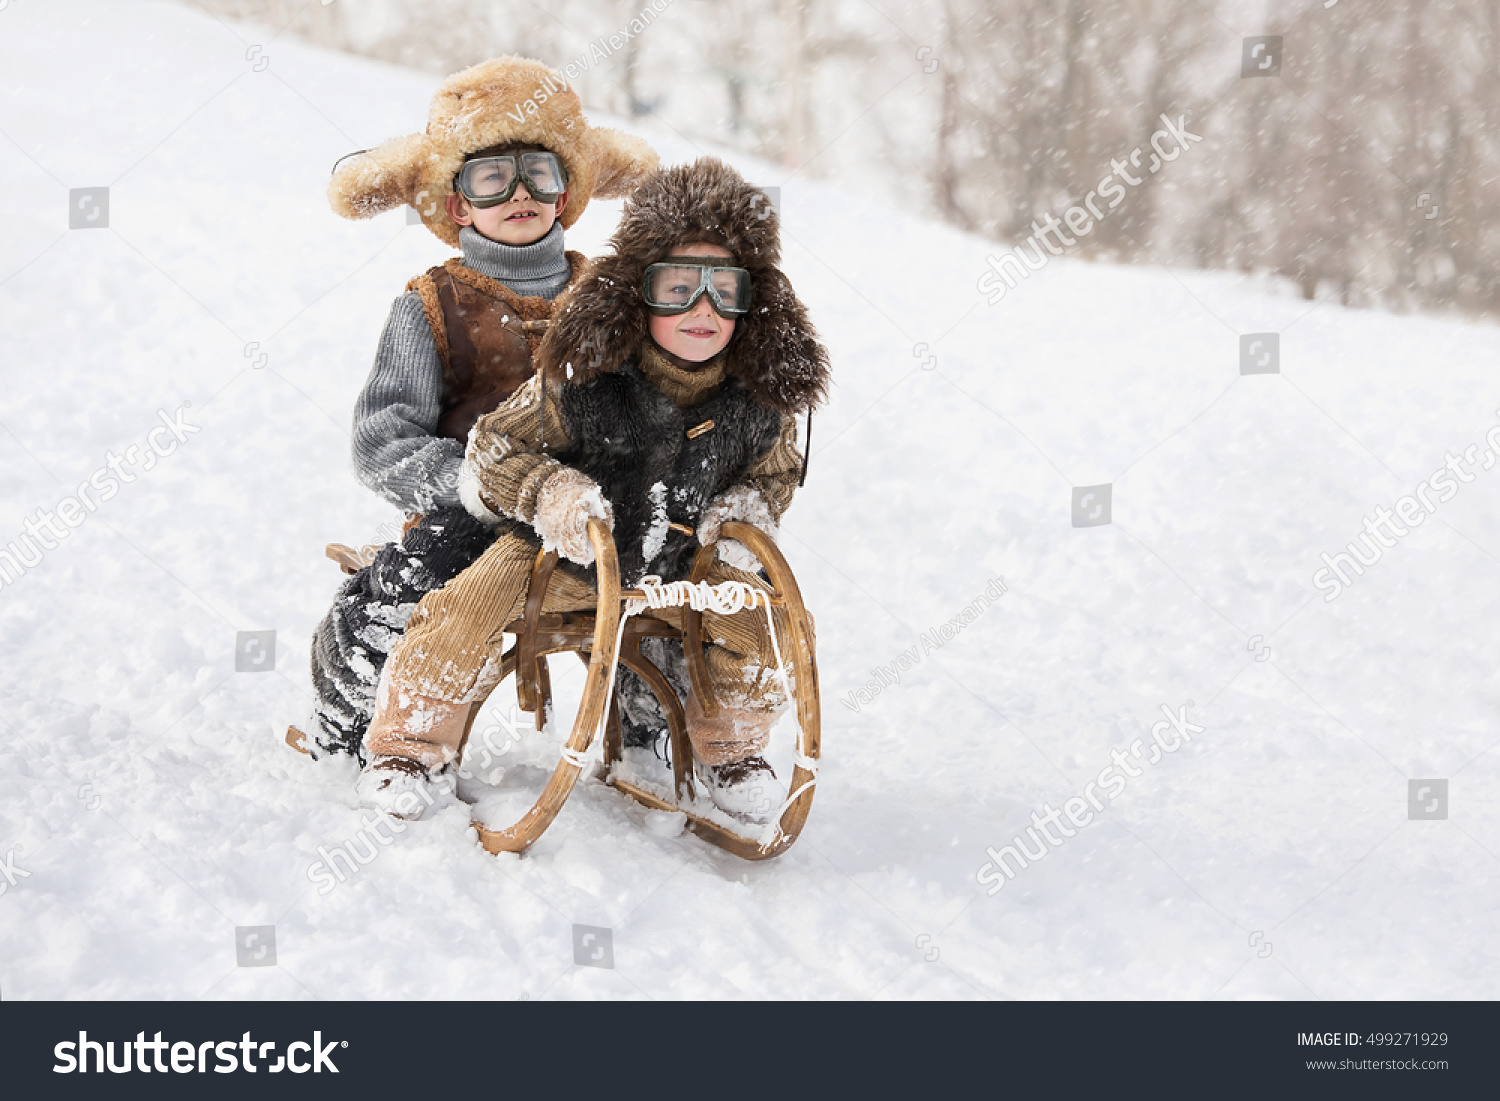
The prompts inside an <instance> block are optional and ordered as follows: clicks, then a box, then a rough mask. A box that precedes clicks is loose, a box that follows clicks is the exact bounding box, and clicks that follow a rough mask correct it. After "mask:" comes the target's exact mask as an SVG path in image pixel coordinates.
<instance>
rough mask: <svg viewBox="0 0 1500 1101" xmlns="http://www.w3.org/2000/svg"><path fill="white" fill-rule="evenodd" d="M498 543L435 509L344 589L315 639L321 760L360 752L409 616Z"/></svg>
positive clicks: (456, 512)
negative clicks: (425, 598) (381, 684)
mask: <svg viewBox="0 0 1500 1101" xmlns="http://www.w3.org/2000/svg"><path fill="white" fill-rule="evenodd" d="M494 541H495V534H494V531H493V529H491V528H489V527H487V526H485V525H484V524H482V523H480V522H479V521H478V520H476V519H474V518H473V517H472V516H470V515H469V514H468V512H466V511H465V510H464V509H462V508H440V509H436V510H434V511H433V512H431V513H429V514H428V515H427V516H426V517H424V518H423V519H421V520H420V521H418V522H417V523H415V524H414V525H413V526H412V527H410V528H408V529H407V530H406V531H405V532H403V533H402V536H401V541H400V542H398V543H387V544H386V545H385V546H384V547H382V548H381V549H380V552H379V553H378V554H377V555H376V556H375V560H374V562H372V563H371V564H370V565H368V566H366V567H365V568H364V569H362V570H360V571H359V572H357V573H356V574H354V575H353V576H352V577H350V578H349V579H348V580H347V581H345V582H344V584H343V585H341V586H340V587H339V592H338V595H337V596H336V597H335V598H334V601H333V607H332V608H330V609H329V611H328V614H327V615H326V616H324V617H323V621H322V622H321V623H319V624H318V628H317V630H316V631H315V632H314V634H313V644H312V663H311V664H312V683H313V690H314V691H315V692H316V693H317V697H318V699H317V703H316V704H315V705H314V707H313V723H312V729H311V730H309V731H308V733H309V734H310V735H311V742H312V748H313V752H314V754H315V755H316V756H319V757H322V756H325V755H330V754H339V753H348V754H353V755H355V756H359V755H361V754H362V752H363V748H362V746H363V741H364V736H365V729H366V727H368V726H369V724H370V719H371V717H372V716H373V715H374V713H375V687H376V684H377V683H378V682H379V680H380V671H381V669H383V668H384V666H385V662H386V657H387V655H389V653H390V651H391V649H392V647H394V646H395V644H396V641H397V640H398V639H399V638H400V637H401V632H402V630H403V629H404V628H405V626H406V621H407V618H408V617H409V616H410V615H411V614H412V612H413V611H414V610H415V608H416V606H417V602H418V601H419V600H421V599H422V597H423V596H425V595H426V594H427V593H429V592H431V591H433V590H434V589H438V588H440V587H442V586H443V585H444V584H446V583H447V582H448V581H450V580H452V579H453V578H455V577H457V576H458V575H459V573H460V572H462V570H463V569H464V567H465V566H468V565H469V564H470V563H472V562H473V561H474V560H475V559H476V558H478V557H479V556H480V554H482V553H483V552H484V549H485V548H486V547H488V546H489V545H490V544H491V543H493V542H494Z"/></svg>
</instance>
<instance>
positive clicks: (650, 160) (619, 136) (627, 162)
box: [589, 128, 661, 199]
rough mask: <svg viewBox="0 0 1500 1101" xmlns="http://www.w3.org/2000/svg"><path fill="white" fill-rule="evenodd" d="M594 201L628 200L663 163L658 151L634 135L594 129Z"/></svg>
mask: <svg viewBox="0 0 1500 1101" xmlns="http://www.w3.org/2000/svg"><path fill="white" fill-rule="evenodd" d="M589 139H590V142H591V144H592V145H593V150H592V160H593V163H594V197H595V198H597V199H625V198H628V197H629V196H630V195H631V193H632V192H634V191H635V189H636V188H637V187H639V186H640V183H641V181H642V180H644V179H645V178H646V177H647V176H649V175H650V174H651V173H652V172H654V171H656V167H657V165H658V164H660V163H661V160H660V158H659V157H658V156H657V155H656V150H654V149H652V148H651V146H649V145H647V144H646V143H645V142H644V141H642V140H641V139H640V138H638V137H636V136H635V135H633V134H626V133H624V132H623V131H620V130H609V129H606V128H597V129H594V128H591V129H590V130H589Z"/></svg>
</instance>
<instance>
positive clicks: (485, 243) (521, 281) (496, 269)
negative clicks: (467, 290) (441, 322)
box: [458, 222, 572, 302]
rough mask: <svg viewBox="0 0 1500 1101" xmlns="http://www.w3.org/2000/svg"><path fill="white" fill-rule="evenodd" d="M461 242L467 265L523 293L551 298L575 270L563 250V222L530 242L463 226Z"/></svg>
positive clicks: (518, 292) (549, 299)
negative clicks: (514, 241) (508, 242)
mask: <svg viewBox="0 0 1500 1101" xmlns="http://www.w3.org/2000/svg"><path fill="white" fill-rule="evenodd" d="M458 243H459V244H460V245H461V246H462V247H463V250H464V265H465V266H466V267H470V268H473V269H474V270H475V271H477V272H479V273H480V274H481V275H488V276H489V277H490V278H491V279H496V280H499V281H500V282H501V283H504V284H505V285H506V286H507V287H509V288H510V289H511V290H513V291H515V292H516V293H517V294H519V295H522V296H536V297H539V298H545V299H547V300H548V301H549V302H550V301H551V300H552V299H554V298H556V297H557V296H558V295H559V294H561V293H562V290H563V288H564V287H566V286H567V285H568V279H569V277H570V276H571V274H572V273H571V271H570V270H569V267H568V258H567V256H566V255H564V253H563V228H562V223H561V222H554V223H553V224H552V228H551V229H549V230H548V231H547V235H546V236H545V237H543V238H542V239H541V240H540V241H534V242H532V243H531V244H529V245H502V244H501V243H500V242H499V241H491V240H490V239H489V238H488V237H486V236H485V235H484V234H482V233H480V232H479V231H478V230H477V229H475V228H474V227H473V226H461V227H460V228H459V231H458Z"/></svg>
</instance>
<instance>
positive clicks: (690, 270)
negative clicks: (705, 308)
mask: <svg viewBox="0 0 1500 1101" xmlns="http://www.w3.org/2000/svg"><path fill="white" fill-rule="evenodd" d="M705 294H707V295H708V300H709V301H710V302H711V303H712V304H713V308H714V310H715V311H716V312H717V313H718V315H719V316H720V317H743V316H744V315H745V314H747V313H749V312H750V273H749V272H748V271H746V270H745V269H744V268H737V267H734V266H733V265H732V264H729V263H727V262H726V261H724V260H721V259H719V258H718V257H715V256H668V257H667V258H666V259H665V260H663V261H662V262H661V263H659V264H652V265H651V266H650V267H648V268H647V269H646V285H645V288H644V291H643V295H642V296H643V297H644V298H645V300H646V306H647V307H648V308H649V309H650V310H651V312H652V313H654V314H656V315H657V316H658V317H662V316H670V315H672V314H679V313H687V312H688V311H689V310H691V309H692V308H693V307H694V306H696V305H697V304H698V299H700V298H702V297H703V296H704V295H705Z"/></svg>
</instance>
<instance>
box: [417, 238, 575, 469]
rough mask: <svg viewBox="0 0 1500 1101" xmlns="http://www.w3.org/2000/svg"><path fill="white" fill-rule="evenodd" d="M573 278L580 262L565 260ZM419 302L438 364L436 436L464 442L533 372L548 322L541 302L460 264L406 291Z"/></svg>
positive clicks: (435, 272)
mask: <svg viewBox="0 0 1500 1101" xmlns="http://www.w3.org/2000/svg"><path fill="white" fill-rule="evenodd" d="M567 257H568V263H569V265H570V266H571V277H570V281H571V279H576V278H577V277H578V275H579V274H580V273H581V272H582V271H583V265H584V258H583V256H582V255H580V254H579V253H576V252H569V253H567ZM406 289H407V290H410V291H416V292H417V293H418V294H420V295H421V296H422V306H423V308H424V310H425V311H426V313H427V323H428V325H430V326H431V327H432V336H433V339H434V340H435V341H436V342H437V350H438V358H439V359H441V360H442V363H443V414H442V417H441V419H440V420H439V421H438V426H437V435H439V436H447V437H450V438H451V439H455V440H467V439H468V438H469V429H470V428H473V427H474V422H475V421H477V420H478V419H479V418H480V417H482V416H484V414H486V413H490V412H493V411H494V410H495V409H496V408H497V407H499V405H500V403H501V402H503V401H504V400H505V399H506V398H508V397H510V396H511V394H513V393H515V391H516V389H517V388H518V387H519V386H520V385H521V384H522V383H524V382H526V381H527V380H528V379H529V378H531V376H532V374H534V373H535V369H534V367H533V365H532V357H533V356H534V355H535V354H536V350H537V347H538V345H540V344H541V340H542V334H543V333H544V332H545V331H546V328H547V325H548V324H549V322H550V321H551V318H552V303H551V302H549V301H547V300H546V299H545V298H538V297H530V296H522V295H519V294H516V293H515V292H514V291H512V290H511V289H510V288H509V287H507V286H505V285H504V284H503V283H500V282H497V281H496V280H494V279H491V278H490V277H489V276H487V275H482V274H480V273H479V272H477V271H475V270H474V269H473V268H469V267H465V266H464V264H463V262H462V261H461V260H459V259H458V258H457V257H454V258H453V259H452V260H449V261H447V262H446V263H445V264H443V265H441V266H440V267H436V268H432V269H431V270H429V271H427V272H425V273H424V274H422V275H419V276H417V277H416V278H415V279H413V280H412V281H411V282H410V283H408V284H407V286H406Z"/></svg>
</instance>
